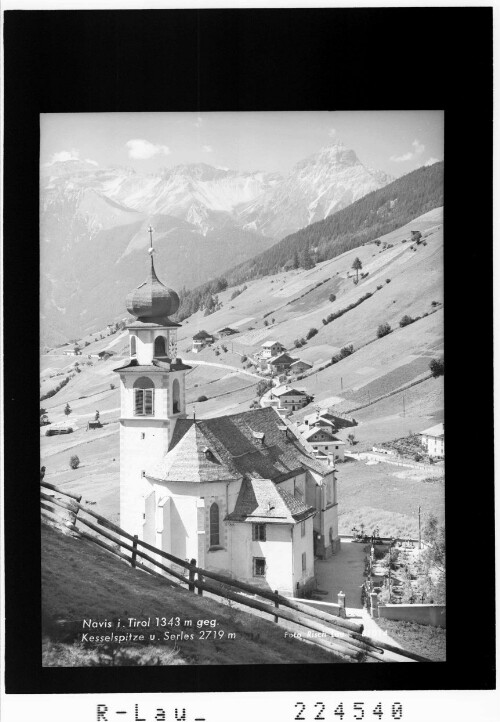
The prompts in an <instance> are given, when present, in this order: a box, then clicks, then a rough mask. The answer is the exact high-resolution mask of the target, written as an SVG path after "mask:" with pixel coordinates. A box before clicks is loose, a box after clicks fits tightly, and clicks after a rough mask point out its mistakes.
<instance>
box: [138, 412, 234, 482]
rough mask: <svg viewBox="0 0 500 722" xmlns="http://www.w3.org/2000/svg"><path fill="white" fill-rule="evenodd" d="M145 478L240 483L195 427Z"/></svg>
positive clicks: (195, 426)
mask: <svg viewBox="0 0 500 722" xmlns="http://www.w3.org/2000/svg"><path fill="white" fill-rule="evenodd" d="M146 475H147V476H149V477H151V478H153V479H158V480H159V481H189V482H194V483H203V482H205V481H229V480H234V479H239V478H240V474H238V473H234V472H232V471H231V470H230V469H228V467H227V466H226V465H225V464H224V463H223V462H222V461H221V459H220V457H219V456H218V455H217V454H216V453H215V450H214V449H213V448H211V447H210V442H209V441H208V439H207V437H206V436H205V435H204V433H203V431H202V430H201V428H200V426H199V424H196V423H195V424H192V425H191V426H190V428H188V429H187V431H186V433H185V434H184V435H183V437H182V438H181V439H180V440H179V442H178V443H177V444H176V446H175V447H174V448H173V449H172V450H171V451H170V452H169V453H168V454H165V456H164V457H163V459H162V460H161V461H160V462H159V463H157V464H156V465H155V466H153V467H152V468H151V469H150V470H147V471H146Z"/></svg>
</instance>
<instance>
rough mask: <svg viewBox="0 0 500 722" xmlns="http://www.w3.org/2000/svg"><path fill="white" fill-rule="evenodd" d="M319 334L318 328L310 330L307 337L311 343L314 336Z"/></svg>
mask: <svg viewBox="0 0 500 722" xmlns="http://www.w3.org/2000/svg"><path fill="white" fill-rule="evenodd" d="M317 333H318V329H317V328H310V329H309V331H308V332H307V336H306V338H307V340H308V341H309V339H310V338H312V337H313V336H316V334H317Z"/></svg>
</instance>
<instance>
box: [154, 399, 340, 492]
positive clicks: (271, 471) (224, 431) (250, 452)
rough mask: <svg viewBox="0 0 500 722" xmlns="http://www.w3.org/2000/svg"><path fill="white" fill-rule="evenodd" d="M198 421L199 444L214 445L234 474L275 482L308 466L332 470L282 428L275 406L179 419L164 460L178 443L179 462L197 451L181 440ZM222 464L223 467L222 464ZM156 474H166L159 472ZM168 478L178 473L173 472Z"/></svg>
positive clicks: (325, 472)
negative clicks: (313, 456) (231, 413)
mask: <svg viewBox="0 0 500 722" xmlns="http://www.w3.org/2000/svg"><path fill="white" fill-rule="evenodd" d="M194 425H196V427H197V429H198V432H199V433H198V435H197V436H196V437H191V438H195V439H196V448H197V449H198V448H200V447H203V446H206V447H208V448H209V449H211V451H212V452H213V453H214V454H215V455H216V457H217V458H218V459H220V462H221V466H224V467H225V469H226V470H227V473H229V474H230V475H232V477H231V478H241V477H243V476H247V477H249V478H261V479H271V480H272V481H274V482H275V483H280V482H281V481H284V480H285V479H289V478H291V477H292V476H295V475H296V474H297V473H300V472H301V471H303V470H304V467H307V468H310V469H313V470H314V471H317V472H318V473H320V474H322V475H323V476H326V474H328V473H329V472H330V471H331V469H329V468H328V467H325V465H324V464H321V463H320V462H318V461H316V459H314V458H312V457H311V456H310V455H309V454H308V453H307V451H306V449H304V447H303V446H302V445H301V444H300V443H299V441H298V439H297V438H296V435H295V434H293V433H290V431H289V432H288V433H287V432H285V431H283V430H282V429H280V428H279V427H280V426H281V427H283V425H284V422H283V419H281V418H280V416H279V415H278V414H277V413H276V411H275V410H274V409H273V408H271V407H268V408H263V409H252V410H251V411H244V412H243V413H241V414H234V415H232V416H219V417H217V418H215V419H200V420H197V421H196V422H194V420H193V419H178V420H177V422H176V425H175V429H174V433H173V436H172V440H171V442H170V446H169V451H168V454H167V455H166V458H165V459H164V460H163V462H161V463H165V464H167V463H169V462H167V459H168V457H170V456H171V454H173V452H174V451H175V449H176V447H177V446H179V449H178V451H177V455H176V456H178V457H179V464H180V463H181V462H180V460H181V459H182V457H183V456H187V455H189V454H192V453H194V446H192V447H190V446H189V445H188V444H186V445H184V444H181V441H182V439H183V438H184V437H185V436H186V434H187V433H188V432H189V431H190V430H191V429H192V427H193V426H194ZM285 425H286V423H285ZM290 428H291V427H290ZM255 432H257V438H256V437H255V435H254V434H255ZM260 434H263V438H259V437H260ZM182 463H184V462H182ZM218 468H219V469H221V471H222V468H221V467H218ZM165 469H166V467H165ZM177 469H178V471H180V469H181V467H180V466H178V467H177ZM169 470H171V467H169ZM151 473H153V470H151ZM155 478H163V477H161V476H155ZM168 478H174V477H173V476H170V475H169V477H168ZM177 478H178V479H179V480H180V479H181V478H182V477H179V476H177ZM219 478H220V477H219ZM224 478H227V477H224ZM207 480H208V479H207ZM214 480H215V479H214Z"/></svg>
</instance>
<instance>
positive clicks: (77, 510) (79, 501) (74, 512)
mask: <svg viewBox="0 0 500 722" xmlns="http://www.w3.org/2000/svg"><path fill="white" fill-rule="evenodd" d="M75 501H76V502H77V504H81V501H82V495H81V494H80V496H79V497H78V499H75ZM79 511H80V509H79V508H78V507H77V509H76V511H70V514H71V516H72V521H73V524H74V525H75V526H76V517H77V514H78V512H79Z"/></svg>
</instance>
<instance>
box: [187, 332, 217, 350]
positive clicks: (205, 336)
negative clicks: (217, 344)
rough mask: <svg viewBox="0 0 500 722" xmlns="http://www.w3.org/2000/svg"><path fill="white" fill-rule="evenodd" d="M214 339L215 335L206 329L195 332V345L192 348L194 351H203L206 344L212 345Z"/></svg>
mask: <svg viewBox="0 0 500 722" xmlns="http://www.w3.org/2000/svg"><path fill="white" fill-rule="evenodd" d="M213 341H214V337H213V336H211V335H210V334H209V333H207V332H206V331H204V330H201V331H198V333H195V335H194V336H193V347H192V349H191V350H192V351H193V353H198V352H199V351H202V350H203V349H204V348H205V346H210V344H211V343H213Z"/></svg>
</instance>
